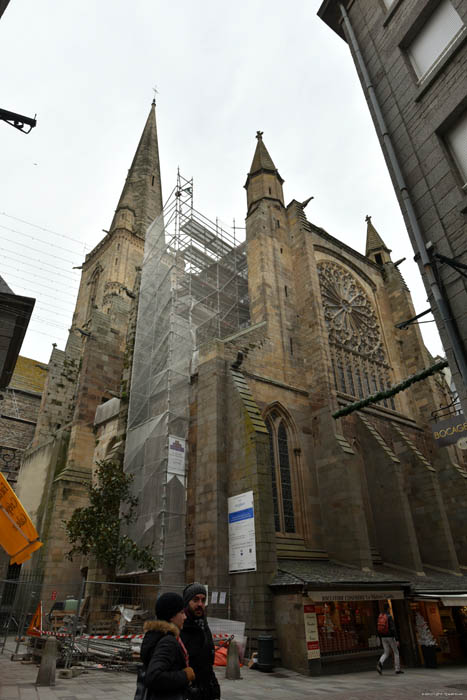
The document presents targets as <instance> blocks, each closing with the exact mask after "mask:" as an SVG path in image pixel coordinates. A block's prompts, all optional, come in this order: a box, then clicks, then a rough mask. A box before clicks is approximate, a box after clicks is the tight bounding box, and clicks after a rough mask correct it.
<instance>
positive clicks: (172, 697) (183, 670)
mask: <svg viewBox="0 0 467 700" xmlns="http://www.w3.org/2000/svg"><path fill="white" fill-rule="evenodd" d="M156 616H157V620H155V621H150V622H146V623H145V625H144V631H145V635H144V639H143V643H142V645H141V661H142V662H143V664H144V668H145V675H144V685H145V686H146V688H147V689H148V694H147V700H185V698H186V697H187V696H188V693H189V685H190V683H191V682H192V681H194V679H195V674H194V671H193V669H192V668H190V666H189V660H188V653H187V651H186V649H185V647H184V645H183V642H182V640H181V639H180V630H181V628H182V627H183V623H184V621H185V618H186V615H185V612H184V610H183V599H182V597H181V596H179V595H178V593H164V594H163V595H161V597H160V598H159V599H158V601H157V603H156Z"/></svg>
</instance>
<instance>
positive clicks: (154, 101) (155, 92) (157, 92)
mask: <svg viewBox="0 0 467 700" xmlns="http://www.w3.org/2000/svg"><path fill="white" fill-rule="evenodd" d="M152 91H153V93H154V98H153V100H152V104H153V105H155V104H156V95H158V94H159V90H158V89H157V85H154V87H153V89H152Z"/></svg>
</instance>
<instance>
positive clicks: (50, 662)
mask: <svg viewBox="0 0 467 700" xmlns="http://www.w3.org/2000/svg"><path fill="white" fill-rule="evenodd" d="M56 666H57V639H56V637H48V639H47V640H46V642H45V645H44V648H43V650H42V657H41V665H40V667H39V672H38V674H37V678H36V685H39V686H52V685H55V669H56Z"/></svg>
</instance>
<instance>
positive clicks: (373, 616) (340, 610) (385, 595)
mask: <svg viewBox="0 0 467 700" xmlns="http://www.w3.org/2000/svg"><path fill="white" fill-rule="evenodd" d="M403 599H404V593H403V591H397V590H385V591H370V590H367V591H357V590H355V591H308V595H307V597H306V598H304V609H305V610H306V609H310V607H311V606H312V607H313V608H314V612H315V614H316V627H317V637H318V640H317V641H318V648H319V657H320V662H321V663H320V666H321V673H339V672H344V671H347V670H356V669H357V668H358V669H359V670H360V669H361V670H363V669H366V668H374V667H375V666H376V662H377V659H378V657H379V656H380V655H381V653H382V648H381V641H380V638H379V636H378V632H377V620H378V615H379V614H380V612H382V610H383V605H384V603H389V605H390V607H391V612H392V615H393V617H394V619H395V622H396V625H397V624H398V614H397V611H396V607H397V605H396V601H403ZM305 614H306V613H305ZM315 656H316V655H315Z"/></svg>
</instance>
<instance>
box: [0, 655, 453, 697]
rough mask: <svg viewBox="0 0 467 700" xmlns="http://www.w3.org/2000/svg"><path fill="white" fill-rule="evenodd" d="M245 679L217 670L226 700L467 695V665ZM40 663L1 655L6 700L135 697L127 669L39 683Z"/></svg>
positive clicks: (279, 673) (279, 672)
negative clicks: (228, 676)
mask: <svg viewBox="0 0 467 700" xmlns="http://www.w3.org/2000/svg"><path fill="white" fill-rule="evenodd" d="M241 674H242V679H241V680H238V681H228V680H225V678H224V675H225V669H218V670H217V675H218V677H219V681H220V684H221V688H222V698H223V700H240V699H241V700H248V699H250V698H251V700H298V699H299V698H300V699H303V698H311V699H319V698H322V699H324V698H332V700H344V699H345V700H396V699H397V700H398V699H399V698H400V699H401V700H414V699H418V698H427V699H429V698H465V700H467V667H443V668H442V669H436V670H432V669H422V668H417V669H407V670H406V671H405V673H404V674H403V675H395V674H394V672H392V671H389V670H387V671H385V672H384V674H383V676H379V675H378V674H377V673H376V671H375V672H374V673H373V672H365V673H351V674H345V675H335V676H322V677H320V678H309V677H307V676H301V675H300V674H298V673H294V672H293V671H288V670H286V669H276V671H275V672H274V673H272V674H266V673H260V672H258V671H254V670H248V669H245V668H242V671H241ZM36 676H37V667H36V666H35V665H32V664H22V663H21V662H19V661H10V657H9V656H7V655H0V698H1V700H91V698H96V699H98V700H102V699H103V698H106V699H107V700H133V697H134V692H135V676H134V675H132V674H129V673H125V672H115V671H105V670H90V671H89V672H87V673H85V674H82V675H80V676H77V677H75V678H71V679H62V678H58V677H57V680H56V685H55V687H53V688H36V687H35V685H34V681H35V680H36Z"/></svg>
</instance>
